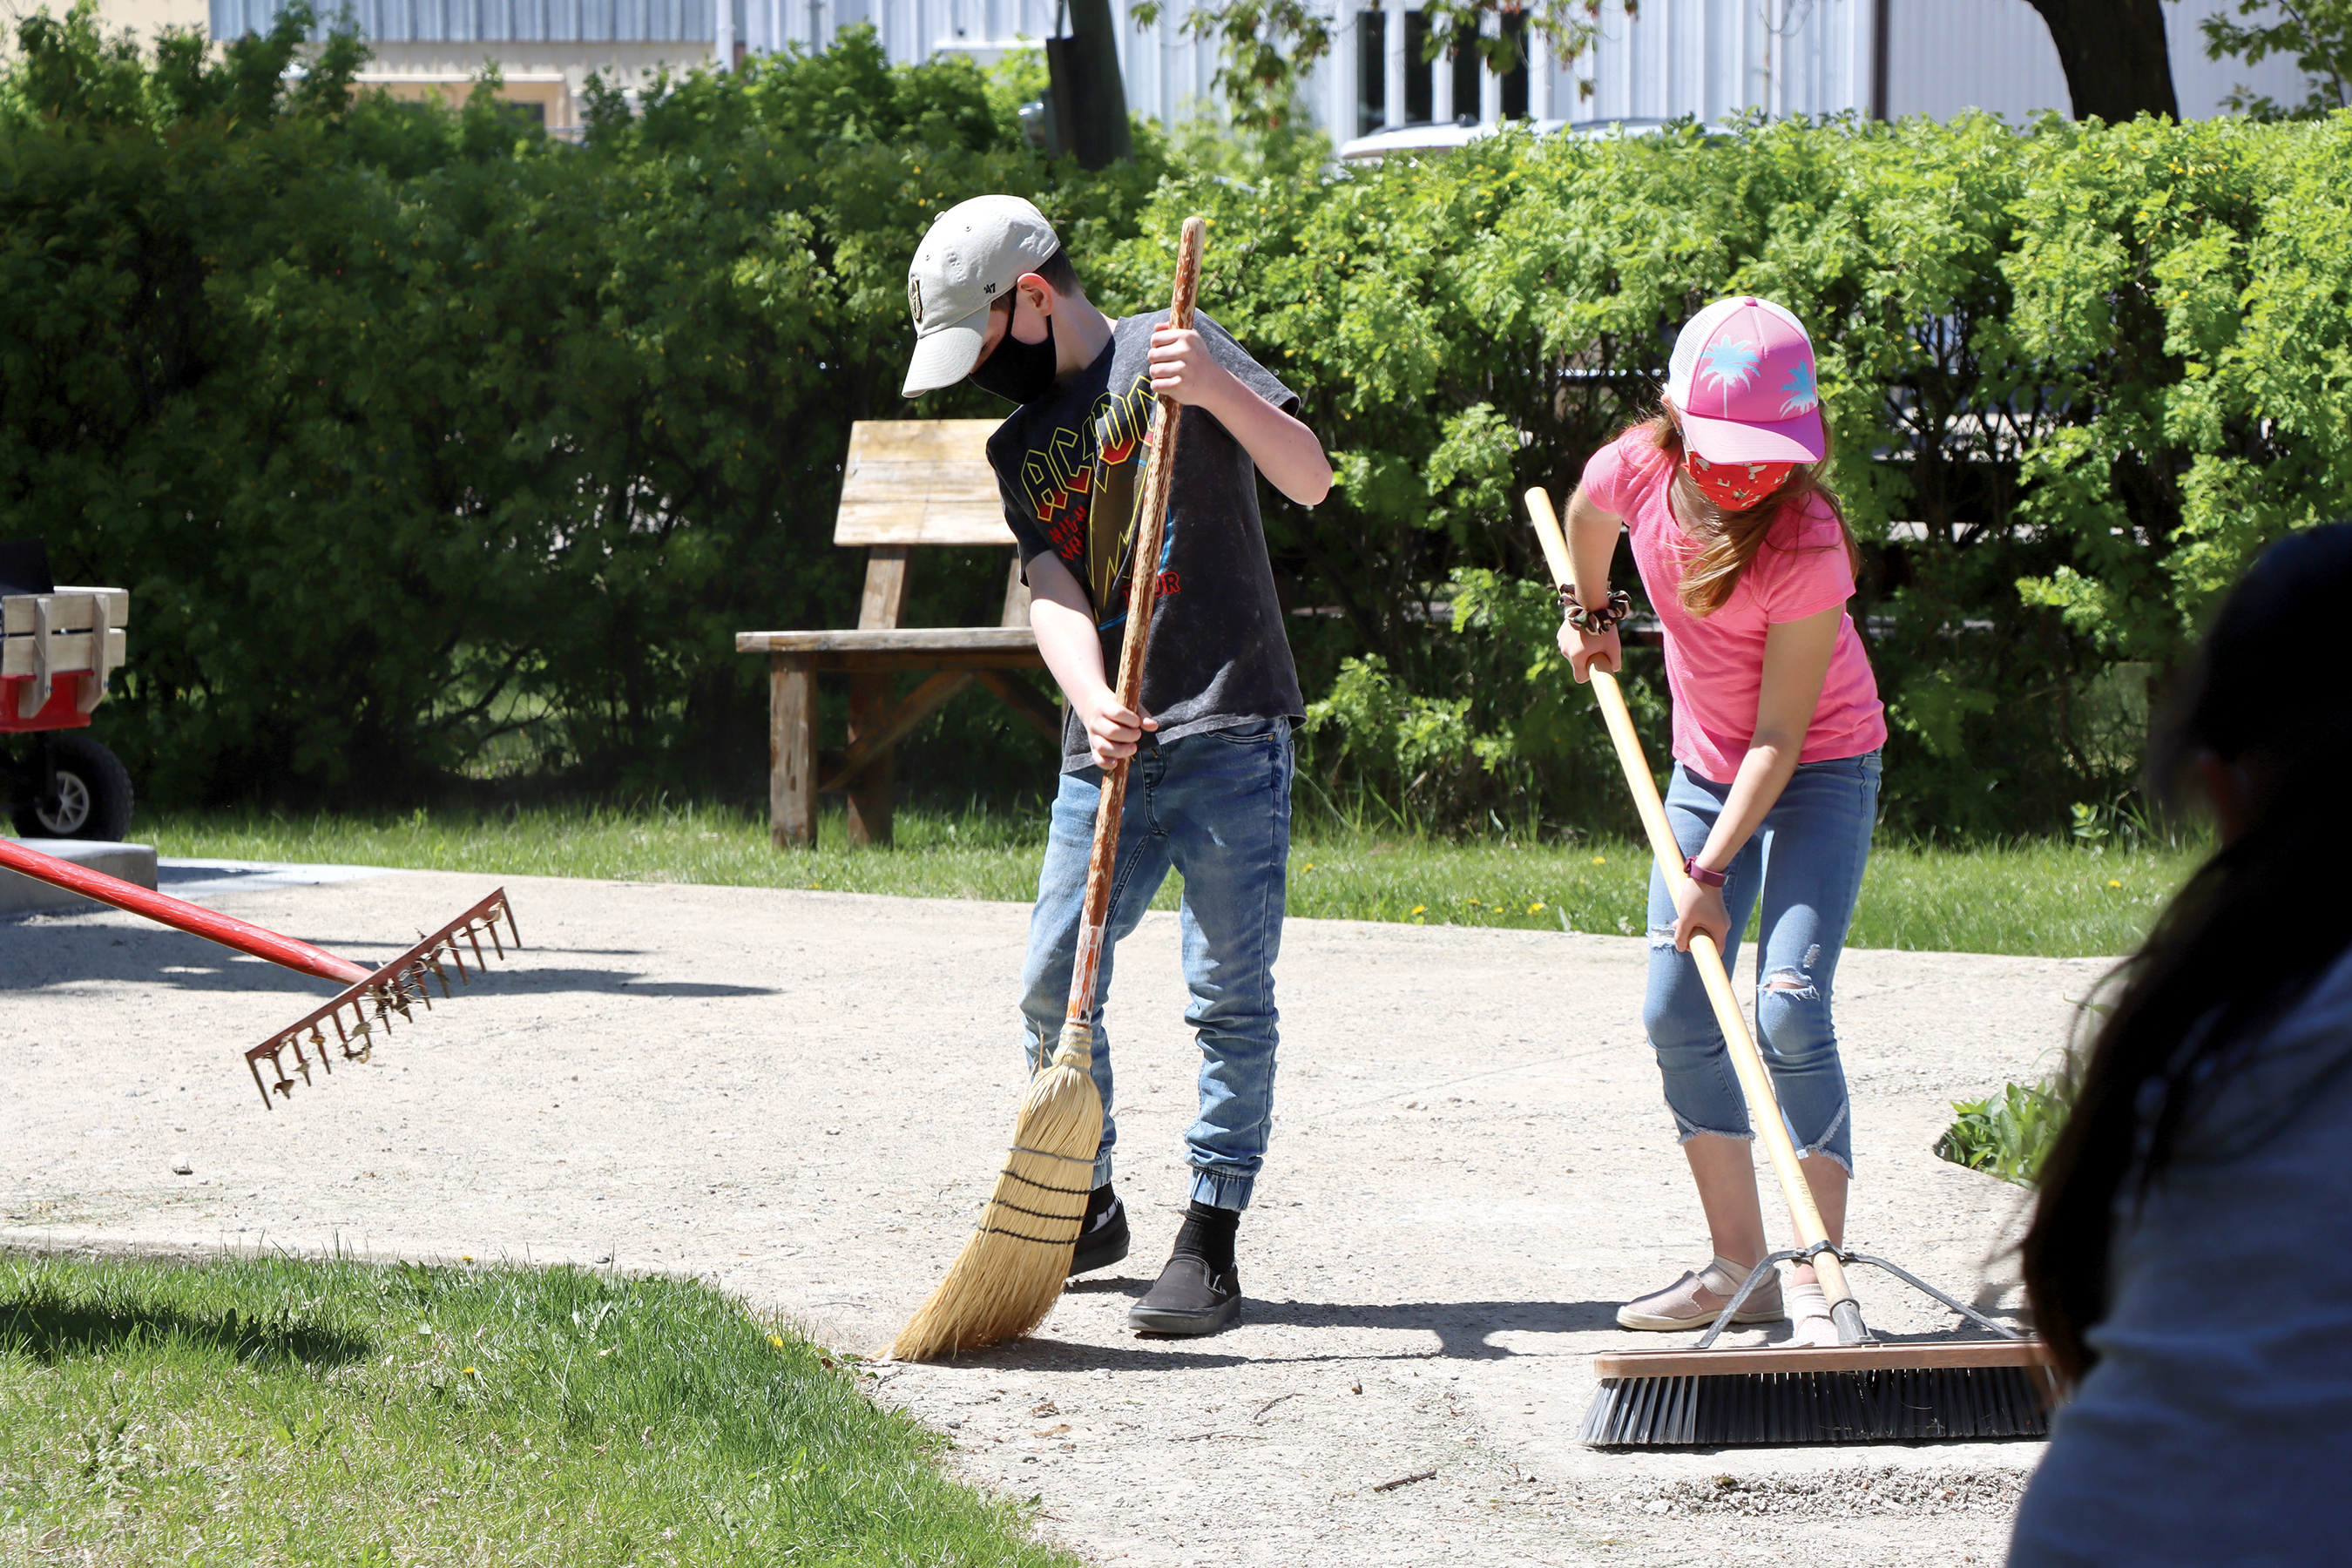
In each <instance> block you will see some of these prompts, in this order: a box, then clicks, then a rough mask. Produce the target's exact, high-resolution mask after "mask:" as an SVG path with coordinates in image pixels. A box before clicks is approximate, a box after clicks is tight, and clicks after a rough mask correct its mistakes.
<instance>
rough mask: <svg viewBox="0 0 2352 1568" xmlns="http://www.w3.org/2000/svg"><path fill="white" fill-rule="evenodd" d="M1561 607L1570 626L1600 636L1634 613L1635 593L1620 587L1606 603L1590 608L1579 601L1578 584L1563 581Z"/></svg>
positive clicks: (1588, 634)
mask: <svg viewBox="0 0 2352 1568" xmlns="http://www.w3.org/2000/svg"><path fill="white" fill-rule="evenodd" d="M1559 609H1560V614H1561V615H1562V616H1565V617H1566V618H1567V620H1568V624H1569V625H1570V626H1574V627H1575V628H1576V629H1577V630H1578V631H1580V632H1582V633H1584V634H1585V635H1586V636H1587V637H1599V636H1600V635H1601V633H1603V632H1605V631H1607V630H1609V629H1610V628H1611V627H1612V626H1615V625H1616V624H1617V623H1618V622H1619V621H1622V620H1623V619H1624V618H1625V617H1626V616H1630V615H1632V614H1633V595H1631V594H1628V593H1627V592H1625V591H1624V590H1623V589H1622V588H1620V589H1619V590H1617V592H1615V593H1613V594H1612V595H1609V597H1608V600H1607V601H1606V602H1605V603H1603V604H1599V605H1594V606H1593V607H1592V608H1591V609H1589V610H1588V609H1586V608H1585V607H1584V606H1583V605H1581V604H1580V603H1578V602H1577V597H1576V584H1573V583H1562V584H1560V585H1559Z"/></svg>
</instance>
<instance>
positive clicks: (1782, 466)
mask: <svg viewBox="0 0 2352 1568" xmlns="http://www.w3.org/2000/svg"><path fill="white" fill-rule="evenodd" d="M1796 468H1797V465H1796V464H1794V463H1710V462H1708V461H1707V460H1706V458H1702V457H1700V456H1699V455H1698V454H1697V453H1696V452H1694V451H1692V450H1690V449H1689V448H1688V447H1685V448H1684V449H1683V472H1684V473H1685V474H1688V475H1689V476H1690V481H1691V483H1693V484H1695V485H1696V486H1697V487H1698V491H1699V494H1701V495H1703V496H1705V497H1706V499H1707V500H1711V501H1713V502H1714V503H1715V504H1716V506H1717V508H1719V509H1720V510H1724V511H1746V510H1748V508H1749V507H1752V506H1754V505H1755V504H1756V503H1757V502H1759V501H1760V500H1763V499H1764V498H1765V497H1766V496H1769V495H1770V494H1771V493H1772V492H1773V491H1774V490H1777V489H1780V487H1781V486H1782V485H1784V484H1786V483H1788V481H1789V476H1790V474H1792V473H1794V472H1795V471H1796Z"/></svg>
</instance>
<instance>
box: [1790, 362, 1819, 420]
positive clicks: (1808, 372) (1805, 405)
mask: <svg viewBox="0 0 2352 1568" xmlns="http://www.w3.org/2000/svg"><path fill="white" fill-rule="evenodd" d="M1780 390H1781V391H1782V392H1785V393H1787V394H1788V397H1787V399H1786V400H1785V401H1783V402H1782V403H1781V405H1780V413H1781V415H1782V416H1783V417H1786V418H1794V417H1795V416H1798V415H1800V414H1811V412H1812V411H1813V405H1815V404H1817V403H1819V402H1820V401H1821V400H1822V396H1821V389H1820V388H1819V387H1818V386H1816V385H1814V384H1813V366H1812V362H1811V361H1810V360H1799V361H1798V362H1797V363H1795V364H1792V365H1790V367H1789V379H1788V381H1787V382H1786V383H1785V384H1783V385H1782V386H1781V388H1780Z"/></svg>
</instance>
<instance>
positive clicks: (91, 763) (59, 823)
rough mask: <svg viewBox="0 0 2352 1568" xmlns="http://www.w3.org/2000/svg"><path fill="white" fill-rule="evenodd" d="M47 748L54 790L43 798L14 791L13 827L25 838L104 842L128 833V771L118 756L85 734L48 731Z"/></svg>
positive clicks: (129, 812) (129, 790) (129, 809)
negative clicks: (54, 777) (16, 796)
mask: <svg viewBox="0 0 2352 1568" xmlns="http://www.w3.org/2000/svg"><path fill="white" fill-rule="evenodd" d="M49 748H50V757H51V759H52V766H53V768H54V771H55V773H56V774H57V793H56V795H55V796H54V797H53V798H52V799H49V800H47V801H43V800H38V799H24V798H23V797H22V796H21V795H20V804H19V805H17V807H16V813H15V820H16V832H17V833H18V834H19V835H20V836H21V837H26V838H96V839H103V840H116V839H120V838H121V837H122V836H123V835H124V834H126V833H128V832H130V831H131V774H130V772H129V771H128V770H127V769H125V768H124V767H123V765H122V763H121V760H120V759H119V758H117V757H116V756H115V754H114V753H113V752H110V751H108V750H107V749H106V748H105V747H104V746H102V745H100V744H99V743H98V742H96V741H93V740H91V739H90V738H89V736H87V735H77V734H63V735H53V736H51V737H50V740H49ZM31 793H32V792H31V791H30V790H26V791H25V792H23V795H30V794H31Z"/></svg>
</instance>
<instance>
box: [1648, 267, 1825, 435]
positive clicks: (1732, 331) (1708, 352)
mask: <svg viewBox="0 0 2352 1568" xmlns="http://www.w3.org/2000/svg"><path fill="white" fill-rule="evenodd" d="M1666 401H1667V402H1669V403H1671V404H1673V405H1675V411H1676V412H1677V413H1679V414H1680V415H1681V416H1683V438H1684V440H1685V443H1686V444H1687V445H1688V446H1689V447H1690V449H1691V450H1692V451H1695V452H1696V453H1697V454H1698V455H1699V456H1700V457H1702V458H1706V460H1707V461H1708V462H1710V463H1816V462H1819V461H1821V458H1822V453H1823V452H1824V451H1826V450H1827V449H1828V447H1827V446H1826V444H1825V443H1824V442H1823V441H1822V414H1821V394H1820V392H1819V391H1818V390H1816V389H1815V387H1814V385H1813V342H1812V340H1811V338H1808V337H1807V336H1805V329H1804V328H1803V327H1801V326H1800V325H1799V324H1798V322H1797V318H1796V317H1794V316H1792V315H1790V314H1789V312H1788V311H1786V310H1782V309H1781V308H1780V306H1778V305H1775V304H1773V303H1772V302H1771V301H1770V300H1759V299H1757V298H1756V297H1755V296H1753V295H1743V296H1741V297H1740V298H1738V299H1735V300H1717V301H1716V302H1715V303H1714V304H1712V305H1709V306H1708V307H1707V308H1706V310H1701V311H1700V312H1699V313H1698V314H1697V315H1696V316H1693V317H1692V318H1691V321H1690V325H1688V326H1686V327H1685V328H1684V329H1683V331H1682V336H1680V337H1678V338H1676V339H1675V353H1674V358H1673V359H1672V360H1670V361H1668V362H1667V364H1666Z"/></svg>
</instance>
